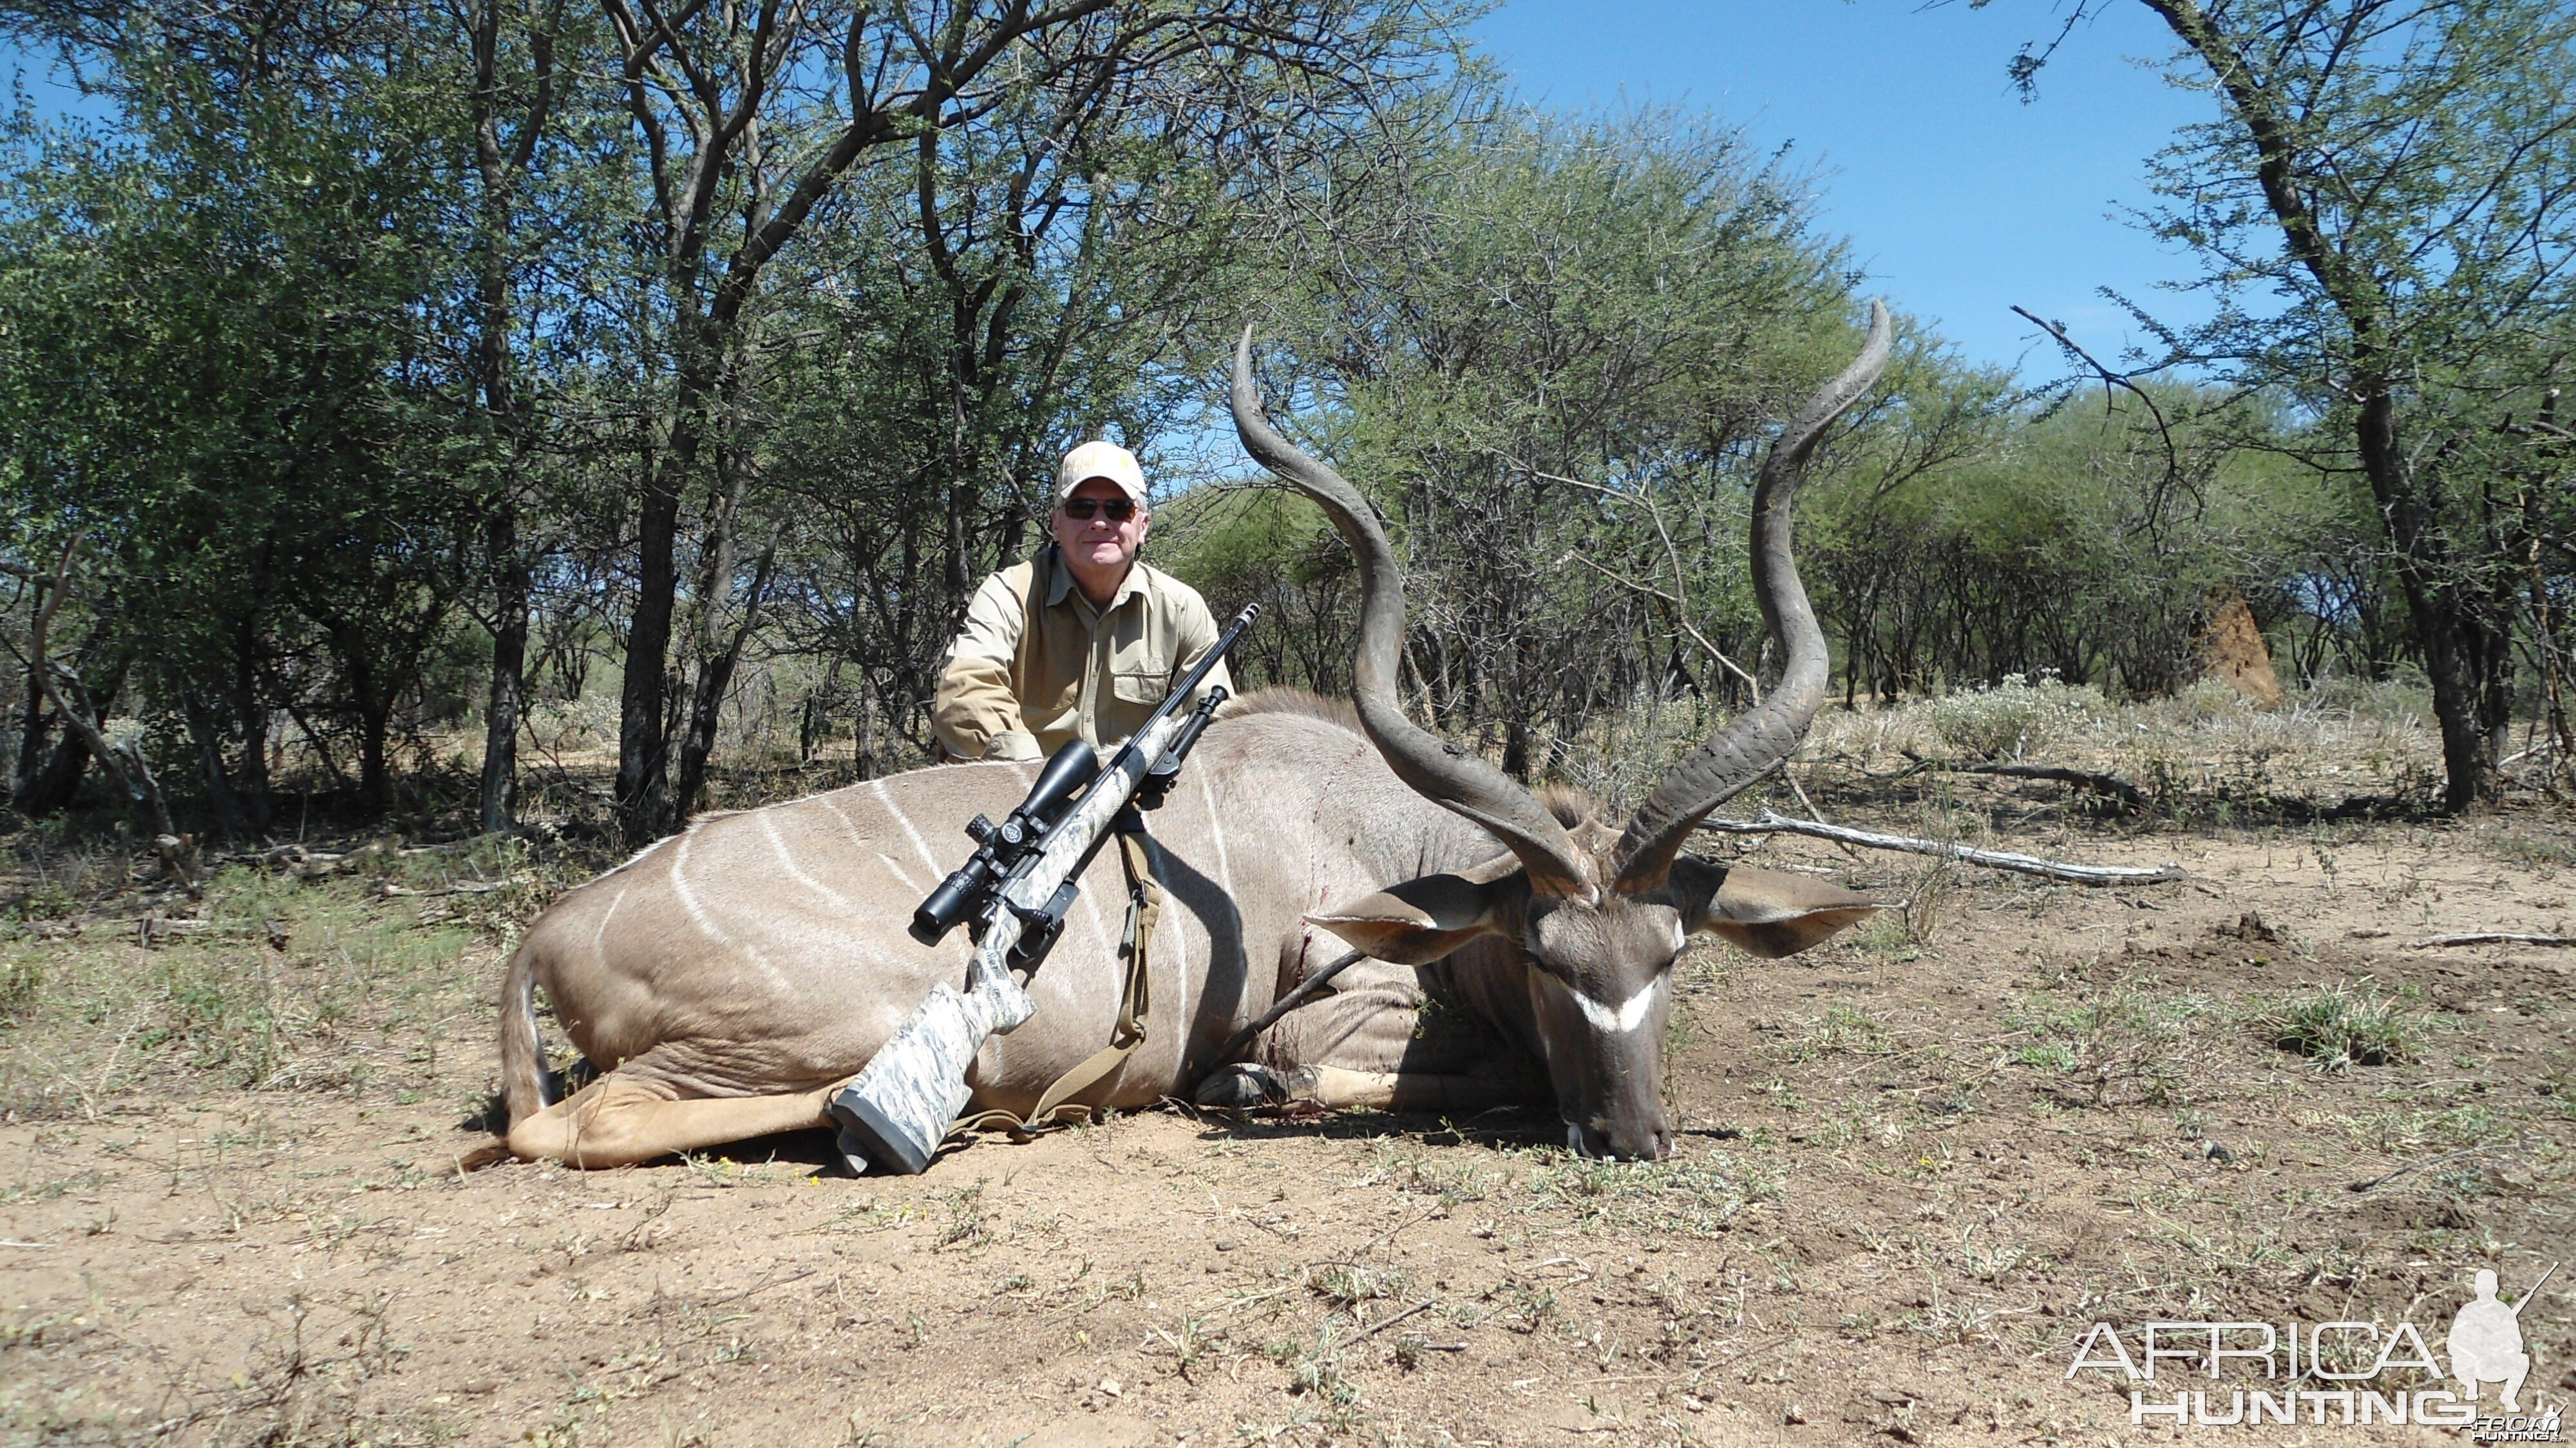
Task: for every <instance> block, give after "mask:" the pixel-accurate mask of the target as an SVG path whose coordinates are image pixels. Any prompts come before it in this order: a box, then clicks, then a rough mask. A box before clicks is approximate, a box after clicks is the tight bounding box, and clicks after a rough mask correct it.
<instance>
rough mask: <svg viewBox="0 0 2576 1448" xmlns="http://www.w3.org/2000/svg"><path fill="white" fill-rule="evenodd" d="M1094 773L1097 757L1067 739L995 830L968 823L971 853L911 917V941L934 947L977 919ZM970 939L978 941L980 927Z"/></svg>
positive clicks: (983, 822) (986, 823) (984, 823)
mask: <svg viewBox="0 0 2576 1448" xmlns="http://www.w3.org/2000/svg"><path fill="white" fill-rule="evenodd" d="M1099 774H1100V756H1099V755H1098V754H1096V753H1094V752H1093V751H1092V748H1091V746H1090V745H1088V744H1085V743H1083V742H1082V741H1081V740H1079V739H1074V740H1068V741H1066V743H1065V746H1064V747H1063V748H1062V749H1059V750H1057V751H1056V752H1055V757H1054V758H1053V759H1050V760H1048V761H1047V766H1046V768H1045V769H1043V770H1040V771H1039V772H1038V782H1037V783H1036V784H1033V785H1031V786H1029V793H1028V797H1027V798H1026V799H1023V800H1021V801H1020V806H1019V808H1017V809H1015V810H1012V811H1011V813H1010V815H1009V817H1008V818H1006V819H1004V820H1003V821H1002V822H1001V823H1000V824H998V825H997V824H994V823H993V822H992V821H991V820H988V819H986V818H985V817H984V816H982V815H977V816H975V818H974V819H972V820H970V821H968V822H967V825H966V834H967V836H968V838H970V839H972V840H974V841H975V846H976V848H975V853H974V854H973V855H970V856H968V857H967V860H966V863H965V864H963V865H960V866H958V867H957V869H956V871H955V872H954V873H952V874H951V875H949V877H948V878H947V879H945V880H942V881H940V882H939V888H938V889H936V890H933V891H931V892H930V896H929V898H928V899H925V900H923V901H922V902H921V905H920V908H918V909H916V910H914V911H913V912H912V926H911V934H912V938H913V939H915V940H918V941H920V942H921V943H922V944H924V945H937V944H938V943H939V941H940V938H941V937H943V936H945V935H946V934H947V933H948V932H949V931H951V930H954V929H956V928H957V922H958V921H960V920H963V919H965V918H966V917H968V916H969V915H974V916H976V917H977V918H979V919H980V918H982V916H981V912H982V911H983V909H984V908H985V906H986V904H987V903H988V902H989V900H990V898H991V896H992V893H993V890H994V889H995V888H996V887H997V886H999V885H1000V884H1001V883H1002V881H1003V879H1004V878H1005V877H1007V876H1008V875H1009V874H1010V872H1011V869H1012V867H1013V866H1015V865H1017V864H1018V863H1019V861H1020V858H1021V856H1023V855H1025V854H1026V853H1027V852H1028V851H1029V849H1030V848H1031V847H1033V846H1035V845H1036V844H1037V842H1038V840H1039V838H1040V837H1042V836H1043V835H1045V834H1046V832H1047V831H1048V830H1049V829H1051V828H1053V827H1054V825H1055V823H1056V821H1057V820H1059V819H1061V818H1063V816H1064V811H1065V806H1066V805H1068V804H1070V803H1071V802H1072V801H1073V799H1074V797H1075V796H1077V795H1079V794H1081V793H1082V791H1083V788H1084V787H1085V786H1087V785H1089V784H1090V783H1091V781H1092V780H1094V779H1096V778H1098V777H1099ZM976 934H977V937H978V938H981V936H982V928H981V927H978V928H977V931H976Z"/></svg>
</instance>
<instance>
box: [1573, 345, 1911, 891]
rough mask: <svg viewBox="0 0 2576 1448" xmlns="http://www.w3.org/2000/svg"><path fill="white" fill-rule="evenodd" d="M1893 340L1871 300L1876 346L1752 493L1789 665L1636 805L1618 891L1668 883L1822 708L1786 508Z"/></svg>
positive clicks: (1821, 681) (1768, 590)
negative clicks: (1692, 845) (1706, 830)
mask: <svg viewBox="0 0 2576 1448" xmlns="http://www.w3.org/2000/svg"><path fill="white" fill-rule="evenodd" d="M1889 340H1890V328H1889V326H1888V320H1887V304H1886V303H1885V302H1882V301H1873V302H1871V303H1870V304H1869V340H1868V341H1867V342H1866V343H1864V344H1862V346H1861V349H1860V356H1858V357H1857V358H1854V359H1853V361H1852V364H1851V365H1850V366H1849V367H1846V368H1844V369H1843V370H1842V372H1841V373H1840V374H1839V375H1837V376H1836V377H1835V378H1834V380H1833V381H1831V382H1828V383H1826V384H1825V385H1824V386H1823V387H1822V388H1819V389H1818V390H1817V392H1816V395H1815V396H1813V397H1811V398H1808V399H1807V405H1806V406H1805V407H1803V408H1800V409H1799V410H1798V415H1797V416H1796V417H1794V418H1791V419H1790V421H1789V426H1788V428H1787V429H1786V430H1784V431H1783V432H1782V433H1781V434H1780V437H1779V439H1778V440H1777V441H1775V442H1773V443H1772V444H1771V454H1770V456H1769V457H1766V458H1764V459H1763V461H1762V476H1761V480H1760V481H1759V482H1758V483H1756V484H1755V485H1754V489H1753V592H1754V596H1755V597H1756V598H1758V599H1760V600H1761V603H1762V617H1763V620H1764V622H1766V623H1768V624H1769V625H1770V626H1771V631H1772V633H1773V635H1774V636H1775V637H1777V638H1778V639H1779V640H1780V647H1781V651H1782V652H1783V653H1784V654H1785V655H1786V656H1787V659H1788V663H1787V665H1786V667H1784V668H1783V669H1782V670H1781V675H1780V682H1779V684H1778V685H1777V686H1775V687H1774V688H1773V689H1772V690H1771V692H1770V694H1768V695H1767V696H1765V697H1764V699H1763V700H1762V702H1761V703H1759V704H1757V705H1755V706H1754V707H1753V708H1751V709H1750V710H1747V711H1746V712H1745V713H1744V715H1743V716H1742V717H1740V718H1738V719H1737V720H1736V721H1735V722H1734V723H1733V724H1731V725H1728V726H1727V728H1726V729H1725V730H1724V731H1723V732H1721V733H1720V734H1719V735H1718V736H1717V737H1716V738H1714V739H1711V740H1710V741H1708V742H1707V743H1706V744H1703V745H1701V746H1700V747H1699V749H1698V750H1697V752H1695V753H1693V754H1692V755H1691V756H1690V757H1689V758H1687V759H1684V760H1683V761H1682V762H1681V763H1679V764H1676V765H1674V766H1673V767H1672V768H1671V769H1670V770H1668V771H1666V772H1665V774H1664V777H1663V778H1662V780H1660V781H1658V782H1657V783H1656V785H1655V792H1654V793H1653V794H1651V795H1648V796H1647V797H1646V802H1645V803H1644V804H1642V805H1640V806H1638V807H1637V815H1636V818H1634V819H1632V820H1630V821H1629V822H1628V828H1627V830H1626V831H1625V832H1624V833H1622V834H1621V835H1620V836H1619V844H1618V846H1617V848H1616V849H1615V850H1614V851H1613V852H1612V854H1611V859H1612V861H1613V862H1614V863H1613V866H1612V869H1613V873H1614V874H1615V875H1616V877H1617V881H1616V887H1617V888H1618V889H1619V890H1621V891H1637V890H1652V889H1655V888H1656V887H1658V886H1660V885H1662V884H1663V883H1664V877H1665V876H1666V874H1668V873H1669V872H1670V871H1671V869H1672V865H1673V856H1674V855H1675V854H1678V853H1679V852H1680V850H1681V847H1682V844H1683V842H1684V841H1686V840H1688V839H1689V838H1690V832H1691V830H1692V828H1693V827H1694V826H1696V825H1697V824H1698V823H1699V822H1700V821H1701V820H1702V819H1703V818H1705V817H1706V816H1707V815H1708V812H1709V811H1711V810H1713V809H1715V808H1717V807H1718V806H1719V805H1721V804H1724V803H1726V801H1727V800H1729V799H1731V798H1733V797H1734V796H1735V794H1736V792H1737V791H1739V790H1741V789H1743V788H1744V787H1745V786H1746V785H1748V784H1751V783H1752V782H1753V781H1754V780H1756V779H1759V778H1761V777H1762V775H1763V774H1764V773H1766V772H1767V771H1769V770H1770V769H1771V768H1772V767H1773V766H1775V765H1777V764H1779V763H1780V762H1781V761H1782V760H1784V759H1787V758H1788V757H1789V755H1790V753H1791V751H1793V750H1795V749H1796V748H1797V747H1798V741H1799V740H1800V739H1803V738H1805V737H1806V733H1807V725H1808V724H1809V723H1810V722H1811V721H1813V720H1814V718H1815V717H1816V709H1817V706H1819V705H1821V704H1822V703H1823V702H1824V699H1825V682H1826V676H1827V674H1828V673H1829V672H1830V669H1831V664H1830V662H1829V660H1828V659H1827V658H1826V655H1825V631H1824V630H1823V629H1822V628H1820V627H1818V626H1817V624H1816V610H1815V608H1814V607H1813V606H1812V605H1810V604H1809V603H1808V602H1807V590H1806V588H1805V587H1804V586H1803V585H1802V584H1800V583H1799V582H1798V565H1797V563H1796V562H1795V560H1793V559H1792V558H1791V557H1790V556H1789V503H1790V500H1791V498H1792V497H1794V496H1795V495H1796V493H1797V491H1798V482H1799V474H1800V473H1801V472H1802V471H1803V470H1804V468H1805V467H1806V463H1807V456H1808V454H1810V453H1812V452H1814V451H1815V450H1816V442H1817V440H1818V439H1820V438H1822V437H1823V436H1824V435H1825V429H1826V428H1827V427H1830V426H1831V425H1832V424H1833V420H1834V419H1835V418H1837V417H1840V416H1841V415H1842V413H1843V410H1844V409H1845V408H1848V407H1850V406H1851V405H1852V404H1853V403H1854V402H1857V401H1859V400H1860V396H1861V394H1862V393H1864V392H1867V391H1868V390H1869V389H1870V387H1871V386H1872V385H1873V384H1875V383H1876V382H1877V381H1878V374H1879V373H1880V372H1881V371H1883V370H1885V369H1886V367H1887V353H1888V346H1889Z"/></svg>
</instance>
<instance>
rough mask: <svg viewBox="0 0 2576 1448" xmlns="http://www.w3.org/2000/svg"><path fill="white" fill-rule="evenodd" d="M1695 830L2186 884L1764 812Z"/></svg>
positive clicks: (2175, 876) (2127, 881)
mask: <svg viewBox="0 0 2576 1448" xmlns="http://www.w3.org/2000/svg"><path fill="white" fill-rule="evenodd" d="M1699 827H1700V828H1701V829H1704V830H1709V831H1712V832H1714V833H1717V834H1724V835H1768V834H1791V835H1809V836H1813V837H1814V838H1816V839H1820V840H1832V841H1835V842H1836V843H1838V844H1846V845H1859V846H1861V847H1863V848H1865V849H1872V850H1901V851H1903V852H1905V853H1906V854H1909V855H1936V856H1939V857H1941V858H1943V859H1949V860H1957V861H1960V862H1961V863H1963V864H1969V865H1978V866H1982V867H1983V868H1985V869H1989V870H2011V871H2013V872H2015V873H2017V874H2023V875H2038V876H2040V877H2042V878H2044V879H2050V880H2065V881H2069V882H2071V883H2074V884H2077V885H2161V884H2168V883H2171V882H2173V881H2176V880H2181V879H2184V878H2187V877H2186V876H2185V875H2184V874H2183V868H2182V866H2180V865H2158V866H2155V867H2154V868H2152V869H2150V868H2144V867H2138V866H2130V865H2071V864H2068V863H2066V862H2065V861H2062V860H2043V859H2041V858H2039V857H2038V856H2037V855H2017V854H2013V853H2011V852H2010V851H2007V850H1979V849H1972V848H1970V847H1968V846H1966V845H1954V844H1949V843H1946V842H1944V841H1941V840H1923V839H1916V838H1914V837H1913V836H1911V835H1882V834H1879V833H1876V832H1875V831H1871V830H1855V829H1846V828H1844V827H1843V826H1841V825H1829V824H1824V823H1821V822H1820V821H1816V820H1793V819H1790V818H1788V817H1787V816H1785V815H1778V814H1774V813H1772V812H1771V811H1769V810H1767V809H1766V810H1764V811H1763V812H1762V817H1761V818H1760V819H1758V820H1702V821H1700V822H1699Z"/></svg>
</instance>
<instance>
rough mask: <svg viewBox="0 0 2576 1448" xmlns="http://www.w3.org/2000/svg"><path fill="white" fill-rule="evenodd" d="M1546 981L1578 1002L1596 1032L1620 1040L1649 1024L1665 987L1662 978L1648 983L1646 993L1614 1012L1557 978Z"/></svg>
mask: <svg viewBox="0 0 2576 1448" xmlns="http://www.w3.org/2000/svg"><path fill="white" fill-rule="evenodd" d="M1545 979H1546V981H1547V983H1548V984H1550V985H1552V986H1555V987H1556V988H1557V989H1558V990H1560V991H1563V992H1564V993H1565V994H1567V995H1569V996H1572V997H1573V998H1574V1003H1575V1005H1576V1006H1578V1007H1580V1008H1581V1009H1582V1011H1583V1018H1584V1019H1585V1020H1587V1021H1590V1022H1591V1023H1592V1028H1593V1029H1594V1030H1596V1031H1603V1032H1606V1033H1609V1034H1612V1035H1620V1036H1624V1035H1626V1034H1628V1033H1629V1032H1630V1031H1633V1030H1635V1029H1637V1028H1638V1027H1639V1026H1642V1025H1644V1024H1645V1023H1646V1012H1648V1011H1650V1010H1653V1009H1654V1007H1655V991H1656V990H1657V989H1658V988H1659V987H1661V986H1662V985H1663V983H1664V981H1663V977H1661V976H1657V977H1656V978H1655V979H1653V980H1651V981H1648V982H1647V983H1646V987H1645V989H1643V990H1641V991H1639V992H1637V993H1636V994H1635V995H1632V996H1630V997H1628V998H1627V999H1626V1000H1624V1001H1622V1002H1620V1004H1619V1008H1618V1009H1617V1010H1615V1011H1614V1010H1612V1009H1610V1008H1609V1007H1608V1006H1605V1005H1603V1004H1601V1003H1600V1002H1599V1001H1596V1000H1594V999H1593V998H1592V997H1590V996H1588V995H1585V994H1584V993H1583V992H1581V991H1579V990H1576V989H1575V988H1574V987H1572V986H1570V985H1567V984H1566V983H1565V982H1564V981H1561V980H1558V979H1557V978H1556V977H1555V976H1552V975H1551V976H1547V977H1545Z"/></svg>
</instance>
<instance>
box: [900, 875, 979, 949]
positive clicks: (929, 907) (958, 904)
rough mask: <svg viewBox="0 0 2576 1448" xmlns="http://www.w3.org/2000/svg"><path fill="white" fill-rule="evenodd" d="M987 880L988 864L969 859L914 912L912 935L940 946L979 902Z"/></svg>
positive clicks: (921, 940)
mask: <svg viewBox="0 0 2576 1448" xmlns="http://www.w3.org/2000/svg"><path fill="white" fill-rule="evenodd" d="M983 883H984V863H983V861H981V860H969V861H967V862H966V864H965V867H964V868H962V869H960V870H958V871H957V873H955V874H953V875H951V876H949V877H948V878H947V879H945V880H942V881H940V882H939V888H938V889H936V890H933V891H931V892H930V898H929V899H927V900H924V901H922V902H921V908H919V909H917V910H915V911H913V912H912V938H913V939H915V940H918V941H920V942H921V943H922V944H924V945H937V944H938V943H939V939H940V937H941V936H943V935H946V934H947V933H948V932H949V931H951V930H954V929H955V928H957V922H958V921H960V920H963V919H964V918H966V911H967V909H968V908H969V907H970V906H972V905H973V904H974V903H975V897H976V895H977V894H979V893H980V892H981V889H982V886H983Z"/></svg>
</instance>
